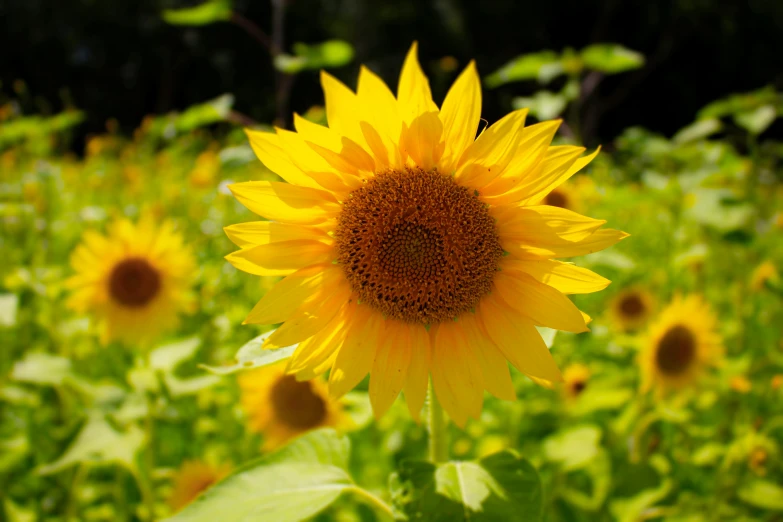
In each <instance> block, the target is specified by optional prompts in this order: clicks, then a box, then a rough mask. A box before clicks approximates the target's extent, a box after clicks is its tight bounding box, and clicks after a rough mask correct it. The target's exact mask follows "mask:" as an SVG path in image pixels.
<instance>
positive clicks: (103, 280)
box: [66, 218, 196, 344]
mask: <svg viewBox="0 0 783 522" xmlns="http://www.w3.org/2000/svg"><path fill="white" fill-rule="evenodd" d="M71 265H72V267H73V269H74V271H75V272H76V274H75V275H74V276H72V277H71V278H70V279H69V280H68V281H67V282H66V285H67V286H68V287H69V288H70V289H71V291H72V294H71V297H70V299H69V300H68V305H69V306H70V307H71V308H72V309H74V310H75V311H77V312H79V313H84V312H89V313H91V314H92V315H93V316H94V318H95V319H96V321H97V323H98V327H99V329H100V332H101V342H103V343H104V344H105V343H108V342H109V341H111V340H113V339H121V340H125V341H127V342H129V343H141V342H147V341H150V340H153V339H154V338H155V337H156V336H157V335H158V334H159V333H160V332H161V331H163V330H167V329H170V328H172V327H173V326H175V325H176V323H177V316H178V314H179V312H182V311H185V310H187V309H188V308H189V306H190V304H191V302H192V295H191V293H190V291H189V286H190V281H191V280H192V279H193V274H194V271H195V268H196V266H195V261H194V259H193V255H192V254H191V251H190V249H189V248H187V247H186V246H185V245H184V244H183V240H182V236H180V235H179V234H177V233H176V232H175V231H174V229H173V227H172V225H171V223H168V222H164V223H163V224H161V225H160V226H156V225H155V224H154V223H153V221H152V219H150V218H146V219H142V220H141V221H140V222H139V223H138V224H135V225H134V224H133V223H131V222H130V221H128V220H125V219H122V220H119V221H116V222H115V223H113V224H112V225H111V226H110V227H109V230H108V235H107V236H103V235H101V234H98V233H97V232H93V231H87V232H85V233H84V236H83V237H82V243H81V244H80V245H79V246H78V247H77V248H76V250H74V252H73V254H72V256H71Z"/></svg>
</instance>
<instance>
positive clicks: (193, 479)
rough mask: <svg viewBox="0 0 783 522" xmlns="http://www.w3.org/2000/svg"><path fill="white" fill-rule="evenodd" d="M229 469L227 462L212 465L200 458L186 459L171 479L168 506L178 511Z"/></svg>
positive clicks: (226, 473)
mask: <svg viewBox="0 0 783 522" xmlns="http://www.w3.org/2000/svg"><path fill="white" fill-rule="evenodd" d="M230 471H231V466H229V465H227V464H224V465H221V466H213V465H211V464H207V463H206V462H203V461H201V460H186V461H185V462H183V463H182V466H180V468H179V469H178V470H177V473H176V474H175V475H174V478H173V479H172V480H173V483H174V484H173V489H172V491H171V494H170V495H169V498H168V504H169V507H170V508H171V510H172V511H179V510H180V509H182V508H183V507H185V506H187V505H188V504H190V503H191V502H193V501H194V500H196V498H197V497H198V496H199V495H200V494H201V493H203V492H204V491H206V490H207V489H209V488H210V487H212V485H213V484H216V483H218V482H220V481H221V480H222V479H223V478H224V477H226V475H228V474H229V472H230Z"/></svg>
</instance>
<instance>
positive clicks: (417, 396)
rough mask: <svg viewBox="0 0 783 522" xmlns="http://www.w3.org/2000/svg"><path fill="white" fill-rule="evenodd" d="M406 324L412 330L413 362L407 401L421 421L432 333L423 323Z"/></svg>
mask: <svg viewBox="0 0 783 522" xmlns="http://www.w3.org/2000/svg"><path fill="white" fill-rule="evenodd" d="M406 326H407V327H408V328H409V330H410V340H411V364H410V368H409V369H408V378H407V379H406V381H405V388H404V391H405V401H406V402H407V403H408V411H409V412H410V414H411V417H413V420H415V421H416V422H419V418H420V415H421V408H422V406H424V401H425V399H426V398H427V383H428V382H429V375H430V335H429V333H428V332H427V330H426V329H425V328H424V327H423V326H422V325H418V324H414V325H406Z"/></svg>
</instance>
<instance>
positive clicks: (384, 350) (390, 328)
mask: <svg viewBox="0 0 783 522" xmlns="http://www.w3.org/2000/svg"><path fill="white" fill-rule="evenodd" d="M410 362H411V344H410V338H409V332H408V329H407V328H400V325H398V324H395V323H394V322H387V324H386V329H385V333H384V338H383V339H381V342H380V345H378V347H377V348H376V349H375V360H374V361H373V364H372V370H371V371H370V390H369V391H370V402H371V403H372V411H373V414H374V415H375V418H376V419H378V418H380V417H382V416H383V414H384V413H386V411H387V410H388V409H389V407H390V406H391V405H392V403H393V402H394V399H396V398H397V395H399V394H400V391H401V390H402V387H403V385H404V384H405V379H406V378H407V377H408V368H409V367H410Z"/></svg>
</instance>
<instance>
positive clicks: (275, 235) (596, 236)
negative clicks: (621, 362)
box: [226, 44, 626, 425]
mask: <svg viewBox="0 0 783 522" xmlns="http://www.w3.org/2000/svg"><path fill="white" fill-rule="evenodd" d="M321 83H322V85H323V88H324V91H325V96H326V113H327V119H328V122H329V127H328V128H327V127H324V126H321V125H316V124H313V123H310V122H308V121H306V120H304V119H302V118H300V117H298V116H296V115H295V117H294V124H295V127H296V132H291V131H287V130H283V129H276V132H274V133H267V132H256V131H248V136H249V138H250V143H251V145H252V147H253V149H254V150H255V152H256V154H257V155H258V157H259V158H260V159H261V161H263V162H264V164H265V165H266V166H267V167H269V168H270V169H272V170H273V171H274V172H276V173H277V174H278V175H280V177H282V178H283V179H284V180H285V181H287V183H279V182H270V181H251V182H246V183H238V184H235V185H233V186H232V187H231V190H232V191H233V193H234V195H235V196H236V197H237V199H239V201H241V202H242V203H243V204H244V205H245V206H247V207H248V208H249V209H250V210H252V211H253V212H255V213H257V214H259V215H260V216H262V217H264V218H267V219H268V220H269V221H256V222H253V223H244V224H239V225H233V226H230V227H227V229H226V232H227V234H228V235H229V237H230V238H231V239H232V240H233V241H234V242H235V243H236V244H237V246H239V247H240V248H241V250H239V251H238V252H235V253H233V254H231V255H229V256H227V259H228V260H229V261H230V262H231V263H232V264H233V265H234V266H235V267H237V268H239V269H241V270H244V271H247V272H249V273H251V274H256V275H260V276H280V275H283V276H286V277H285V279H283V280H282V281H281V282H279V283H278V284H277V286H275V287H273V288H272V289H271V290H270V291H269V292H268V293H267V294H266V295H265V296H264V297H263V298H262V299H261V301H259V303H258V304H257V305H256V307H255V308H254V309H253V310H252V312H251V313H250V315H249V316H248V317H247V319H246V322H247V323H261V324H274V323H284V324H283V325H282V326H281V327H280V328H279V329H278V330H277V331H276V332H275V333H274V334H273V335H272V336H270V337H269V339H268V340H267V342H266V345H265V346H266V347H267V348H277V347H282V346H288V345H291V344H294V343H300V344H299V346H298V348H297V350H296V352H295V353H294V355H293V357H292V358H291V361H290V365H289V368H288V371H289V372H290V373H293V374H295V375H296V376H297V378H298V379H309V378H311V377H313V376H315V375H318V374H320V373H323V372H325V371H326V370H329V369H331V373H330V375H329V389H330V393H331V394H332V395H333V396H340V395H342V394H344V393H345V392H346V391H348V390H350V389H351V388H352V387H354V386H355V385H356V384H358V383H359V382H360V381H361V380H362V378H364V376H365V375H367V374H368V373H370V375H371V377H370V390H369V391H370V399H371V401H372V404H373V409H374V411H375V414H376V415H377V416H380V415H382V414H383V413H384V412H385V411H386V410H387V409H388V408H389V406H390V405H391V403H392V402H393V401H394V399H395V398H396V397H397V395H398V394H399V393H400V391H403V390H404V392H405V396H406V399H407V403H408V407H409V409H410V412H411V414H412V415H413V416H414V417H415V418H418V415H419V413H420V409H421V407H422V405H423V403H424V400H425V394H426V389H427V382H428V378H429V376H430V375H431V376H432V382H433V385H434V388H435V392H436V395H437V397H438V399H439V401H440V402H441V403H442V404H443V406H444V408H445V409H446V411H447V412H448V413H449V414H450V416H451V417H452V418H453V419H454V420H455V422H457V423H458V424H459V425H464V423H465V421H466V420H467V418H468V417H469V416H472V417H478V415H479V413H480V412H481V408H482V401H483V393H484V390H485V389H486V390H488V391H489V392H490V393H492V394H494V395H496V396H498V397H501V398H504V399H513V398H514V397H515V395H514V388H513V386H512V382H511V378H510V375H509V371H508V365H507V361H510V362H511V363H512V364H513V365H514V366H516V367H517V368H518V369H519V370H520V371H522V372H523V373H525V374H526V375H528V376H529V377H531V378H532V379H533V380H535V381H536V382H538V383H541V384H545V385H551V383H552V382H555V381H560V380H561V376H560V372H559V370H558V368H557V365H556V364H555V362H554V359H553V358H552V356H551V355H550V353H549V350H547V348H546V345H545V344H544V342H543V340H542V339H541V337H540V335H539V334H538V332H537V330H536V328H535V325H543V326H548V327H551V328H556V329H560V330H566V331H570V332H584V331H586V330H587V327H586V325H585V323H586V320H587V319H586V316H585V315H583V314H582V313H580V311H579V310H578V309H577V308H576V307H575V306H574V305H573V304H572V303H571V301H570V300H569V299H568V297H566V295H565V294H571V293H588V292H595V291H598V290H601V289H603V288H605V287H606V286H607V285H608V284H609V281H608V280H606V279H604V278H603V277H601V276H599V275H597V274H595V273H593V272H591V271H589V270H586V269H584V268H579V267H577V266H574V265H572V264H568V263H564V262H561V261H557V260H556V258H567V257H572V256H578V255H582V254H589V253H591V252H595V251H596V250H601V249H603V248H606V247H608V246H611V245H613V244H615V243H616V242H617V241H619V240H621V239H623V238H624V237H626V234H625V233H623V232H620V231H617V230H611V229H601V226H602V225H603V224H604V223H605V222H604V221H601V220H596V219H591V218H587V217H584V216H581V215H579V214H576V213H574V212H571V211H569V210H565V209H561V208H557V207H552V206H547V205H542V204H541V202H542V201H543V200H544V199H545V198H546V196H547V194H549V193H550V192H551V191H552V190H553V189H554V188H555V187H557V186H558V185H560V184H561V183H562V182H564V181H565V180H567V179H568V178H570V177H571V176H572V175H573V174H574V173H575V172H577V171H579V170H580V169H581V168H582V167H584V166H585V165H587V164H588V163H589V162H590V161H591V160H592V159H593V157H594V156H595V155H596V153H597V151H596V153H593V154H590V155H588V156H585V157H581V155H582V153H583V152H584V151H585V149H584V148H583V147H575V146H550V143H551V141H552V138H553V136H554V135H555V132H556V131H557V128H558V126H559V124H560V122H559V121H554V122H543V123H539V124H536V125H532V126H529V127H524V123H525V117H526V116H527V110H518V111H515V112H512V113H511V114H509V115H507V116H506V117H504V118H502V119H501V120H500V121H498V122H497V123H495V124H494V125H492V126H490V127H489V128H487V129H485V130H483V132H481V133H480V135H479V136H478V137H476V133H477V130H478V127H479V121H480V116H481V84H480V80H479V76H478V74H477V72H476V67H475V65H474V64H473V63H471V64H470V65H468V67H467V68H466V69H465V71H464V72H462V74H461V75H460V76H459V77H458V78H457V80H456V82H455V83H454V85H453V86H452V87H451V89H450V90H449V92H448V94H447V95H446V98H445V100H444V102H443V104H442V106H441V107H440V109H438V106H437V105H435V103H434V102H433V101H432V96H431V94H430V87H429V82H428V81H427V78H426V77H425V76H424V73H423V72H422V70H421V67H420V66H419V63H418V60H417V57H416V45H415V44H414V45H413V47H412V48H411V50H410V52H409V53H408V56H407V58H406V60H405V64H404V65H403V69H402V74H401V75H400V81H399V87H398V89H397V96H396V97H395V96H394V95H393V94H392V92H391V91H390V90H389V88H388V87H387V86H386V84H384V83H383V81H382V80H381V79H380V78H378V76H376V75H375V74H373V73H372V72H371V71H370V70H368V69H367V68H362V69H361V72H360V74H359V82H358V87H357V90H356V92H355V93H354V92H353V91H351V90H350V89H349V88H348V87H346V86H345V85H343V84H342V83H340V82H339V81H337V80H336V79H335V78H333V77H332V76H330V75H329V74H327V73H322V74H321Z"/></svg>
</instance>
